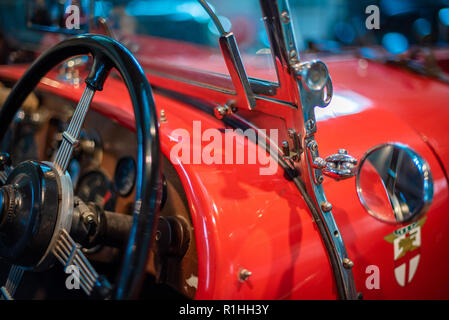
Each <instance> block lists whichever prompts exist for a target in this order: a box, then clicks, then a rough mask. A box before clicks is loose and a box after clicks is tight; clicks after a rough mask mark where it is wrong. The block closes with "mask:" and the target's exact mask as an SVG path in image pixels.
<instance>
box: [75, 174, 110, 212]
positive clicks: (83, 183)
mask: <svg viewBox="0 0 449 320" xmlns="http://www.w3.org/2000/svg"><path fill="white" fill-rule="evenodd" d="M76 195H77V196H78V197H80V198H81V200H83V201H84V202H86V203H87V202H94V203H96V204H97V205H98V206H100V207H102V208H103V209H104V210H107V211H114V208H115V201H116V195H115V191H114V188H113V186H112V183H111V181H110V180H109V179H108V178H107V177H106V175H105V174H104V173H103V172H101V171H97V170H95V171H90V172H88V173H86V174H85V175H84V176H82V177H81V178H80V180H79V183H78V187H77V189H76Z"/></svg>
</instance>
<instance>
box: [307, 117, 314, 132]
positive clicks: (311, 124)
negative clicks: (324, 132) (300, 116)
mask: <svg viewBox="0 0 449 320" xmlns="http://www.w3.org/2000/svg"><path fill="white" fill-rule="evenodd" d="M306 128H307V130H309V131H312V130H313V129H314V128H315V121H313V120H312V119H309V120H307V122H306Z"/></svg>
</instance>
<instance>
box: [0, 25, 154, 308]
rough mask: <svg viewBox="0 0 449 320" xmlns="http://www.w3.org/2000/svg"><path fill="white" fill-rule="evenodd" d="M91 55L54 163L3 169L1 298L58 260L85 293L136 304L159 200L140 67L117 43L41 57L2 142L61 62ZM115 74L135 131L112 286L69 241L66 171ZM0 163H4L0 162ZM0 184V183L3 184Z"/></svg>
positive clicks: (87, 38)
mask: <svg viewBox="0 0 449 320" xmlns="http://www.w3.org/2000/svg"><path fill="white" fill-rule="evenodd" d="M86 54H91V55H92V57H93V65H92V69H91V71H90V73H89V75H88V77H87V78H86V81H85V82H86V87H85V89H84V92H83V95H82V97H81V99H80V101H79V103H78V105H77V107H76V109H75V112H74V114H73V117H72V119H71V121H70V124H69V126H68V128H67V129H66V131H65V132H64V133H63V139H62V142H61V145H60V147H59V149H58V151H57V154H56V157H55V158H54V160H53V161H52V162H39V161H37V160H36V161H25V162H22V163H20V164H18V165H17V166H16V167H15V168H10V170H8V168H5V167H6V165H5V164H3V167H4V168H3V171H2V172H1V176H2V177H3V179H2V180H4V181H3V186H2V187H1V188H0V257H2V258H3V260H5V261H6V262H7V263H8V264H10V265H11V269H10V272H9V276H8V280H7V282H6V284H5V285H4V286H2V287H1V288H0V291H1V296H2V297H3V298H6V299H10V298H13V294H14V291H15V288H16V287H17V285H18V283H19V281H20V279H21V276H22V273H23V271H24V270H25V271H26V270H32V271H38V270H42V269H47V268H49V267H51V266H52V265H53V264H54V262H55V258H57V260H59V261H60V262H62V263H63V264H64V265H65V267H66V268H67V267H70V266H76V267H77V268H78V271H79V280H80V284H81V286H82V289H84V291H86V292H87V293H88V294H90V293H91V292H92V291H93V290H96V291H97V292H100V293H101V294H102V296H103V297H105V298H115V299H130V298H135V297H136V295H137V293H138V291H139V288H140V283H141V278H142V276H143V274H144V272H145V267H146V263H147V258H148V253H149V250H150V246H151V245H152V242H153V239H154V231H155V227H156V223H155V222H156V221H157V220H156V218H157V215H158V212H159V204H160V195H161V171H160V170H161V167H160V163H161V162H160V149H159V136H158V126H157V116H156V108H155V104H154V100H153V95H152V91H151V87H150V84H149V83H148V81H147V78H146V77H145V74H144V72H143V70H142V68H141V67H140V65H139V64H138V62H137V60H136V59H135V58H134V56H133V55H132V54H131V52H130V51H129V50H127V49H126V48H125V47H124V46H122V45H121V44H120V43H118V42H117V41H115V40H113V39H111V38H109V37H106V36H102V35H92V34H85V35H80V36H77V37H74V38H71V39H67V40H64V41H62V42H60V43H58V44H57V45H55V46H54V47H52V48H50V49H48V50H47V51H46V52H44V53H43V54H42V55H41V56H40V57H39V58H38V59H37V60H36V61H35V62H34V63H33V64H32V65H31V66H30V67H29V69H28V70H27V71H26V72H25V74H24V75H23V76H22V77H21V79H20V80H19V81H18V82H17V83H16V85H15V86H14V88H13V89H12V91H11V93H10V95H9V97H8V98H7V100H6V102H5V103H4V105H3V107H2V109H1V111H0V124H1V127H0V141H2V140H3V139H4V136H5V133H6V131H7V129H8V126H9V124H10V123H11V121H12V119H13V117H14V116H15V114H16V112H17V111H18V109H19V107H20V106H21V105H22V103H23V102H24V100H25V98H26V97H27V96H28V94H29V93H30V92H31V91H32V90H34V88H35V87H36V86H37V84H38V83H39V81H40V80H41V78H42V77H43V76H44V75H45V74H46V73H47V72H49V71H50V70H51V69H52V68H53V67H55V66H57V65H58V64H59V63H61V62H62V61H64V60H66V59H68V58H70V57H72V56H76V55H86ZM112 68H115V69H116V70H117V71H118V72H119V73H120V74H121V76H122V78H123V81H124V83H125V85H126V87H127V88H128V91H129V94H130V98H131V101H132V105H133V108H134V116H135V123H136V137H137V144H138V152H137V159H136V160H137V161H136V162H137V178H136V186H137V187H136V197H135V203H134V211H133V216H132V225H131V229H130V232H129V237H128V242H127V245H126V249H125V251H124V254H123V256H124V257H123V261H122V265H121V269H120V272H119V274H118V277H117V280H116V283H115V285H113V286H110V285H109V283H108V282H107V281H106V280H105V279H104V278H103V277H101V276H99V275H98V274H97V273H96V272H95V270H94V269H93V267H92V266H91V264H90V263H89V261H88V260H87V259H86V257H85V256H84V254H83V253H82V251H81V250H80V246H79V245H77V244H76V243H75V241H74V240H73V239H72V237H71V235H70V231H71V228H72V220H73V211H74V195H73V186H72V183H71V180H70V176H69V175H68V173H67V170H66V169H67V166H68V163H69V160H70V158H71V155H72V152H73V149H74V148H75V147H76V145H77V143H78V138H79V134H80V130H81V127H82V125H83V122H84V119H85V116H86V113H87V111H88V109H89V106H90V103H91V101H92V98H93V96H94V94H95V92H96V91H101V90H102V88H103V84H104V81H105V79H106V78H107V76H108V74H109V72H110V70H111V69H112ZM0 160H1V159H0ZM1 176H0V178H1Z"/></svg>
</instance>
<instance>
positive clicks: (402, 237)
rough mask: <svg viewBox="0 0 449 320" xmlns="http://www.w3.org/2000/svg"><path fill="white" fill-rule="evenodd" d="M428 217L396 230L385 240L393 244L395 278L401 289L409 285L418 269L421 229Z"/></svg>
mask: <svg viewBox="0 0 449 320" xmlns="http://www.w3.org/2000/svg"><path fill="white" fill-rule="evenodd" d="M426 219H427V217H424V218H422V219H421V220H418V221H417V222H415V223H412V224H409V225H408V226H405V227H403V228H400V229H398V230H395V231H394V232H393V233H391V234H389V235H388V236H386V237H385V238H384V239H385V240H386V241H387V242H389V243H391V244H393V248H394V276H395V278H396V281H397V283H398V284H399V285H400V286H401V287H405V286H406V285H407V284H409V283H410V282H411V281H412V280H413V277H414V276H415V274H416V270H417V269H418V264H419V259H420V256H421V227H422V226H423V224H424V223H425V222H426Z"/></svg>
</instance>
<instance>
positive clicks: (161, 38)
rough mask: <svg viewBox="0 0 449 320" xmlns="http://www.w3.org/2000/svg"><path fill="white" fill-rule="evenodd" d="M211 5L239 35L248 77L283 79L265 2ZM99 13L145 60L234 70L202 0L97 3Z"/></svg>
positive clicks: (237, 0)
mask: <svg viewBox="0 0 449 320" xmlns="http://www.w3.org/2000/svg"><path fill="white" fill-rule="evenodd" d="M209 4H210V5H211V7H212V9H213V10H214V12H216V14H217V15H218V17H219V19H220V21H221V23H222V24H223V27H224V29H225V30H226V31H232V32H233V33H234V34H235V36H236V39H237V42H238V46H239V50H240V52H241V54H242V58H243V62H244V64H245V67H246V68H247V73H248V76H250V77H253V78H257V79H262V80H268V81H271V82H277V76H276V72H275V69H274V64H273V60H272V56H271V53H270V50H269V44H268V36H267V34H266V31H265V27H264V23H263V19H262V13H261V11H260V4H259V0H246V1H240V0H227V1H220V0H211V1H209ZM95 15H96V16H103V17H107V18H108V23H109V24H110V26H111V27H112V29H113V30H114V32H115V33H116V35H117V36H118V37H119V38H120V41H121V42H123V43H124V44H125V45H127V46H128V47H129V48H130V49H132V50H133V51H134V53H135V54H136V55H137V57H138V58H139V61H141V62H142V63H144V64H145V62H147V63H148V64H152V65H154V64H158V65H160V64H161V63H170V64H171V65H172V66H179V65H180V66H182V67H184V68H187V69H196V70H198V69H200V70H202V71H206V72H212V73H220V74H226V75H227V74H228V71H227V68H226V65H225V62H224V60H223V56H222V54H221V50H220V48H219V32H218V30H217V28H216V27H215V25H214V24H213V22H212V20H211V18H210V17H209V16H208V14H207V13H206V11H205V10H204V9H203V7H202V6H201V5H200V4H199V3H198V2H197V1H196V0H125V1H124V0H112V1H111V0H109V1H97V2H96V5H95Z"/></svg>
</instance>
